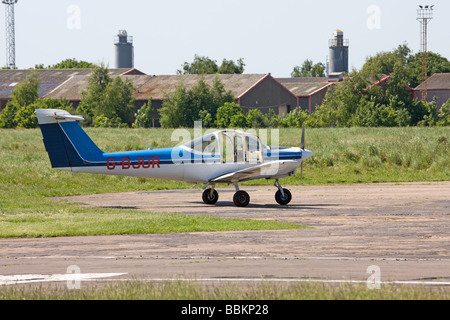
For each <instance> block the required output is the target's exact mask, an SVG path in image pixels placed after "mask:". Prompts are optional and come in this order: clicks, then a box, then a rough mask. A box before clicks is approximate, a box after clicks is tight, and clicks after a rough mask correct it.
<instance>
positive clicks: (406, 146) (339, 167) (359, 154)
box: [0, 127, 450, 238]
mask: <svg viewBox="0 0 450 320" xmlns="http://www.w3.org/2000/svg"><path fill="white" fill-rule="evenodd" d="M87 131H88V134H89V135H90V136H91V137H92V139H93V140H94V141H95V142H96V143H97V144H98V145H99V147H100V148H101V149H102V150H104V151H107V152H108V151H109V152H113V151H120V150H137V149H146V148H147V143H148V144H150V145H151V146H152V147H153V148H158V147H167V146H174V145H176V144H177V143H178V142H175V141H171V136H172V130H163V129H94V128H89V129H87ZM191 132H192V131H191ZM257 133H260V134H262V135H266V136H268V139H269V140H270V138H271V137H272V134H274V133H277V132H275V131H274V132H271V131H270V130H267V131H264V130H263V131H261V132H257ZM0 135H1V140H0V194H1V198H0V237H3V238H5V237H39V236H69V235H91V234H127V233H128V234H130V233H160V232H189V231H214V230H256V229H280V228H300V227H301V226H298V225H292V224H280V223H277V222H270V221H253V220H232V219H219V218H215V217H210V216H201V217H199V216H196V217H187V216H185V215H180V214H176V213H173V214H163V215H161V214H156V213H150V212H136V211H135V210H134V211H133V210H119V209H117V210H113V209H100V208H98V209H94V208H80V207H78V206H76V205H71V204H62V203H55V202H52V201H51V200H48V199H47V197H51V196H67V195H77V194H90V193H105V192H121V191H133V190H154V189H175V188H188V187H191V185H189V184H186V183H183V182H176V181H164V180H152V179H138V178H128V177H117V176H103V175H88V174H78V175H72V174H71V173H68V172H63V171H58V170H54V169H51V167H50V162H49V159H48V156H47V153H46V152H45V148H44V145H43V143H42V136H41V133H40V131H39V130H38V129H36V130H0ZM300 135H301V133H300V130H298V129H280V131H279V142H280V143H279V144H280V145H291V146H298V145H299V144H300ZM269 142H270V141H269ZM306 147H307V148H308V149H310V150H312V151H313V152H314V153H315V155H314V157H313V158H310V159H308V160H307V161H306V163H305V165H304V178H303V180H301V179H300V175H299V174H296V175H294V176H291V177H289V178H286V179H282V183H283V184H284V185H289V184H304V185H316V184H333V183H358V182H385V181H437V180H449V179H450V170H449V169H448V168H450V128H449V127H441V128H349V129H310V130H307V137H306ZM267 183H272V181H269V182H267V181H265V180H256V181H253V182H249V184H267ZM199 197H200V191H199Z"/></svg>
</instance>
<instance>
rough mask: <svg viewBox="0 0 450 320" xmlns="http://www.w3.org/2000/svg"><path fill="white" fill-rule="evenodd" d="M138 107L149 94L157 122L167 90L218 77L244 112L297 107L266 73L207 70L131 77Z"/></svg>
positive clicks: (210, 81) (281, 111)
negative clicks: (212, 72)
mask: <svg viewBox="0 0 450 320" xmlns="http://www.w3.org/2000/svg"><path fill="white" fill-rule="evenodd" d="M133 78H134V79H135V80H133V79H132V80H133V82H134V85H135V88H136V93H135V98H136V104H137V105H138V107H140V106H142V105H143V104H144V103H146V102H147V101H148V99H149V97H151V98H152V106H153V112H154V113H153V116H154V122H155V125H156V126H158V123H159V113H158V110H159V109H160V108H161V107H162V104H163V101H164V99H165V97H166V96H167V94H170V93H171V92H173V91H174V90H175V89H176V87H177V85H178V84H179V83H180V82H182V83H183V84H184V86H185V87H186V88H187V89H190V88H192V87H193V86H195V85H196V84H197V83H198V82H199V81H200V79H203V80H204V81H205V82H206V83H207V84H208V85H210V86H212V84H213V82H214V80H215V79H216V78H218V79H219V80H220V82H221V83H222V85H223V86H224V88H225V90H226V91H231V94H232V95H233V96H234V97H235V99H236V103H237V104H239V105H240V106H241V107H242V109H243V110H244V112H245V113H246V112H248V110H250V109H259V110H261V112H262V113H267V112H269V110H270V109H273V110H274V111H275V113H276V114H279V115H283V114H287V113H288V112H289V111H291V110H293V109H295V108H297V106H298V99H297V97H296V96H295V95H294V94H293V93H292V92H291V91H289V90H288V89H287V88H286V87H285V86H283V85H282V84H281V83H280V82H278V81H277V80H276V79H274V78H273V77H272V76H271V75H270V73H268V74H207V75H197V74H190V75H161V76H147V77H146V79H145V78H144V77H139V78H136V77H133Z"/></svg>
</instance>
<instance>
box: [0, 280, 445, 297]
mask: <svg viewBox="0 0 450 320" xmlns="http://www.w3.org/2000/svg"><path fill="white" fill-rule="evenodd" d="M24 299H26V300H189V301H192V300H449V299H450V291H449V290H448V289H446V288H445V287H426V286H421V285H415V286H412V285H393V284H383V285H382V286H381V288H380V289H378V290H377V289H373V290H370V289H368V288H367V285H366V284H363V283H361V284H348V283H341V284H329V283H314V282H300V283H288V284H286V283H276V282H267V281H261V282H254V283H249V284H246V285H243V284H242V283H226V284H219V285H203V284H202V283H201V282H198V281H182V280H176V279H175V280H174V281H164V282H145V281H138V280H136V281H127V282H113V283H109V284H106V285H100V286H96V285H94V286H87V287H83V288H81V289H79V290H70V289H67V287H61V286H54V287H51V288H49V286H47V285H44V286H36V285H34V286H31V285H29V286H11V287H4V288H0V300H24Z"/></svg>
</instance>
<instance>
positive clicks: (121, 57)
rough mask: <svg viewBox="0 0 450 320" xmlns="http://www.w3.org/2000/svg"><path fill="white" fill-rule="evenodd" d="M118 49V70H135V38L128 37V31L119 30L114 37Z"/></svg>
mask: <svg viewBox="0 0 450 320" xmlns="http://www.w3.org/2000/svg"><path fill="white" fill-rule="evenodd" d="M114 46H115V47H116V50H115V51H116V60H115V61H116V63H115V65H116V68H134V48H133V37H130V36H128V34H127V31H126V30H119V34H118V35H117V36H115V37H114Z"/></svg>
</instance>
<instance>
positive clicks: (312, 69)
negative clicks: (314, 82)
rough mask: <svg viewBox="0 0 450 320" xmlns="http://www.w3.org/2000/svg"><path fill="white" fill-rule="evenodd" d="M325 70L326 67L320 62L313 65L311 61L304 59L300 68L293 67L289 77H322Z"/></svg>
mask: <svg viewBox="0 0 450 320" xmlns="http://www.w3.org/2000/svg"><path fill="white" fill-rule="evenodd" d="M325 69H326V67H325V65H324V64H323V63H322V62H318V63H316V64H314V63H313V61H312V60H309V59H306V60H305V61H304V62H303V64H302V66H301V67H299V66H296V67H294V70H293V71H292V73H291V77H292V78H300V77H324V76H325Z"/></svg>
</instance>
